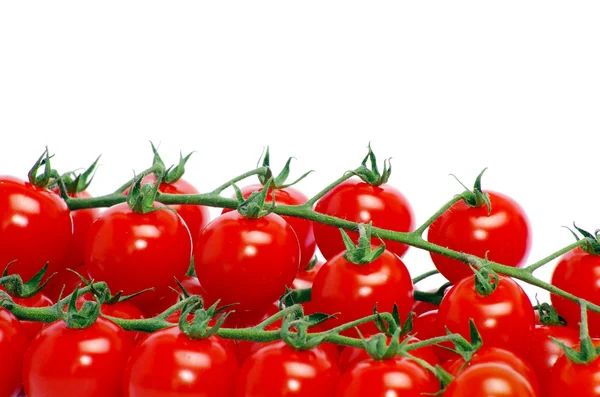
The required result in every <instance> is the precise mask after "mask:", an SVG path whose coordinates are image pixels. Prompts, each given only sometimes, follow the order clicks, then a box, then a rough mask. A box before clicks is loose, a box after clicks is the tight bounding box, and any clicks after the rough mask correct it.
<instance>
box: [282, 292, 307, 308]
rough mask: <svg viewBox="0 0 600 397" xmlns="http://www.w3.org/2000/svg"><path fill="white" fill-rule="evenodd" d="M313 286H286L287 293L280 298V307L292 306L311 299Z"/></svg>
mask: <svg viewBox="0 0 600 397" xmlns="http://www.w3.org/2000/svg"><path fill="white" fill-rule="evenodd" d="M311 293H312V288H303V289H290V288H287V287H286V288H285V294H283V295H282V296H281V298H279V308H280V309H281V308H283V307H284V306H285V307H290V306H293V305H295V304H297V303H306V302H310V300H311Z"/></svg>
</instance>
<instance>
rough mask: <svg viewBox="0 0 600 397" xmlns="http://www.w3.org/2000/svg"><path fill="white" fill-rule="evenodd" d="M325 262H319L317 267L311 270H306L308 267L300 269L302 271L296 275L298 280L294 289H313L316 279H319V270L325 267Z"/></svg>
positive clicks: (295, 281) (294, 284)
mask: <svg viewBox="0 0 600 397" xmlns="http://www.w3.org/2000/svg"><path fill="white" fill-rule="evenodd" d="M324 264H325V262H323V261H321V260H320V261H318V262H317V263H316V264H315V266H314V267H313V268H311V269H308V270H306V267H300V271H299V272H298V274H297V275H296V279H295V280H294V283H293V284H292V288H293V289H305V288H312V285H313V283H314V281H315V277H317V273H318V272H319V269H321V268H322V267H323V265H324Z"/></svg>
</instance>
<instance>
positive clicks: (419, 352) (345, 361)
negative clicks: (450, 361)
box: [338, 338, 440, 373]
mask: <svg viewBox="0 0 600 397" xmlns="http://www.w3.org/2000/svg"><path fill="white" fill-rule="evenodd" d="M388 339H389V338H388ZM403 339H405V338H403ZM417 342H420V340H419V339H417V338H411V340H410V341H409V342H408V344H409V345H410V344H413V343H417ZM388 343H389V341H388ZM410 353H411V354H412V355H413V356H415V357H418V358H420V359H423V360H425V361H427V362H428V363H429V364H431V365H434V366H435V365H437V364H439V363H440V360H439V359H438V357H437V355H436V354H435V351H434V350H433V346H424V347H421V348H419V349H415V350H411V352H410ZM398 358H400V357H398ZM370 359H371V356H369V353H367V351H366V350H365V349H359V348H357V347H345V348H344V350H342V353H341V354H340V359H339V361H338V364H339V366H340V371H342V373H345V372H346V371H347V370H349V369H351V368H352V367H353V366H354V365H355V364H356V363H359V362H361V361H364V360H370Z"/></svg>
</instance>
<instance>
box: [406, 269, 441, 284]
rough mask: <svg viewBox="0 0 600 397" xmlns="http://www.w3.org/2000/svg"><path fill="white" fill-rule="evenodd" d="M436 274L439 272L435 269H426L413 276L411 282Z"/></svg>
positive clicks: (414, 282)
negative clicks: (426, 270)
mask: <svg viewBox="0 0 600 397" xmlns="http://www.w3.org/2000/svg"><path fill="white" fill-rule="evenodd" d="M436 274H440V272H439V271H437V270H430V271H428V272H426V273H423V274H420V275H418V276H417V277H415V278H413V279H412V282H413V284H416V283H418V282H421V281H423V280H425V279H426V278H429V277H431V276H435V275H436Z"/></svg>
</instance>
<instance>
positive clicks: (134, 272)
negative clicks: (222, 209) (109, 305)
mask: <svg viewBox="0 0 600 397" xmlns="http://www.w3.org/2000/svg"><path fill="white" fill-rule="evenodd" d="M115 242H118V243H117V244H115ZM191 251H192V248H191V238H190V233H189V231H188V228H187V227H186V225H185V223H184V222H183V220H182V219H181V217H180V216H179V215H177V213H175V212H174V211H171V210H168V209H159V210H156V211H152V212H148V213H145V214H142V213H137V212H134V211H133V210H132V209H131V208H130V207H129V205H128V204H126V203H123V204H118V205H115V206H113V207H111V208H109V209H108V210H106V211H104V212H103V213H102V214H100V216H99V217H98V218H97V219H96V220H95V221H94V223H93V224H92V226H91V227H90V230H89V232H88V234H87V239H86V244H85V264H86V266H87V269H88V271H89V273H90V276H91V277H92V278H93V279H94V280H102V281H105V282H106V283H107V284H108V286H109V287H110V289H111V291H114V292H115V293H116V292H117V291H123V294H124V295H129V294H133V293H136V292H139V291H141V290H144V289H147V288H156V290H157V291H160V290H162V289H166V288H167V287H168V286H169V285H171V283H172V280H173V277H177V278H182V277H183V276H185V274H186V271H187V270H188V268H189V266H190V259H191ZM153 299H156V295H155V294H154V293H153V291H148V292H146V293H144V294H141V295H139V296H137V297H135V298H133V299H132V303H134V304H135V305H137V306H139V307H140V308H141V309H142V310H144V305H148V304H152V300H153Z"/></svg>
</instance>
